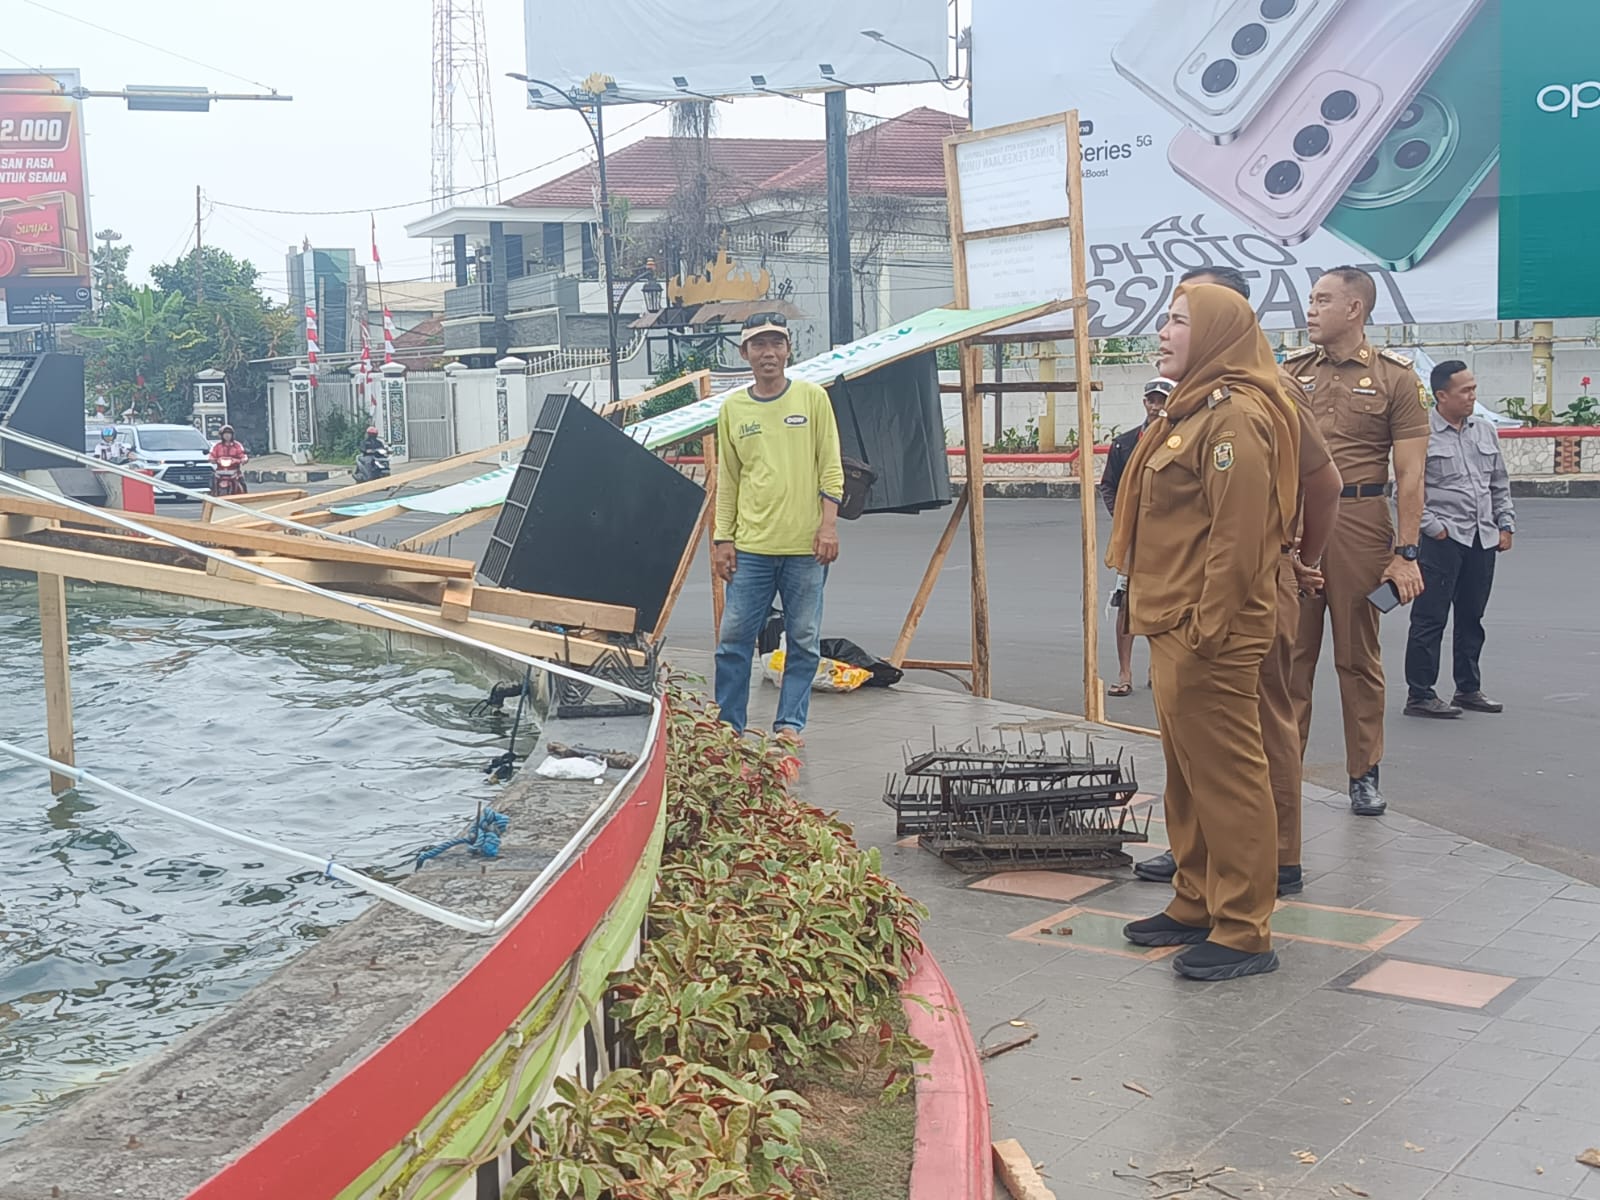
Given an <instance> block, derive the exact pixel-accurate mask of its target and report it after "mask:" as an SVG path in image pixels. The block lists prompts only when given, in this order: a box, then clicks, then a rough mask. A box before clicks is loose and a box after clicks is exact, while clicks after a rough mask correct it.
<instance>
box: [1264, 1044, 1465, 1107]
mask: <svg viewBox="0 0 1600 1200" xmlns="http://www.w3.org/2000/svg"><path fill="white" fill-rule="evenodd" d="M1436 1069H1437V1068H1433V1067H1431V1066H1430V1064H1428V1063H1418V1062H1409V1061H1407V1060H1405V1059H1400V1058H1390V1057H1388V1056H1387V1055H1382V1054H1358V1053H1356V1052H1355V1051H1352V1050H1341V1051H1339V1052H1338V1053H1337V1054H1334V1055H1331V1056H1329V1058H1328V1059H1326V1060H1325V1061H1324V1062H1322V1063H1320V1064H1318V1065H1317V1066H1316V1067H1314V1068H1313V1069H1311V1070H1310V1071H1308V1072H1306V1073H1305V1074H1304V1075H1303V1076H1301V1077H1300V1078H1299V1079H1298V1080H1296V1081H1295V1082H1294V1083H1293V1084H1291V1085H1289V1086H1288V1087H1286V1088H1284V1089H1283V1091H1281V1092H1279V1093H1278V1096H1277V1099H1279V1100H1281V1101H1283V1102H1284V1103H1286V1104H1309V1105H1311V1106H1313V1107H1315V1108H1325V1109H1328V1110H1330V1111H1337V1110H1338V1109H1339V1108H1341V1107H1343V1106H1344V1102H1345V1101H1346V1100H1349V1101H1350V1102H1351V1105H1352V1106H1353V1107H1355V1108H1356V1109H1357V1110H1358V1111H1361V1112H1366V1113H1368V1114H1375V1113H1377V1112H1380V1111H1382V1110H1383V1109H1384V1108H1386V1107H1388V1105H1389V1104H1390V1103H1391V1102H1393V1101H1394V1100H1396V1099H1397V1098H1399V1097H1400V1096H1402V1095H1404V1094H1405V1093H1406V1092H1407V1091H1409V1090H1410V1089H1411V1088H1412V1087H1413V1086H1415V1085H1416V1084H1417V1083H1419V1082H1420V1081H1421V1080H1422V1079H1423V1078H1425V1077H1426V1076H1427V1075H1428V1074H1429V1073H1430V1071H1432V1070H1436Z"/></svg>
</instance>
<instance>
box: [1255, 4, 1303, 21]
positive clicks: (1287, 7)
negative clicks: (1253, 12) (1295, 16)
mask: <svg viewBox="0 0 1600 1200" xmlns="http://www.w3.org/2000/svg"><path fill="white" fill-rule="evenodd" d="M1294 6H1295V0H1261V19H1262V20H1263V21H1281V20H1283V19H1284V18H1285V17H1287V16H1288V15H1289V14H1290V13H1292V12H1294Z"/></svg>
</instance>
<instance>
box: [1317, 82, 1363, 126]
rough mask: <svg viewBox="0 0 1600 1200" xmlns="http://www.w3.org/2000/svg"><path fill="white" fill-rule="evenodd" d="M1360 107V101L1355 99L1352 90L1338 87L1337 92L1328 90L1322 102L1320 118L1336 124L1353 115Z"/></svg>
mask: <svg viewBox="0 0 1600 1200" xmlns="http://www.w3.org/2000/svg"><path fill="white" fill-rule="evenodd" d="M1360 107H1361V101H1359V100H1357V99H1356V94H1355V93H1354V92H1352V91H1349V90H1347V89H1345V88H1340V89H1339V90H1338V91H1337V92H1330V93H1329V94H1328V98H1327V99H1326V100H1324V101H1323V102H1322V119H1323V120H1324V121H1327V122H1328V123H1329V124H1330V125H1337V124H1339V123H1340V122H1342V121H1348V120H1349V119H1350V118H1351V117H1353V116H1355V115H1356V110H1357V109H1359V108H1360Z"/></svg>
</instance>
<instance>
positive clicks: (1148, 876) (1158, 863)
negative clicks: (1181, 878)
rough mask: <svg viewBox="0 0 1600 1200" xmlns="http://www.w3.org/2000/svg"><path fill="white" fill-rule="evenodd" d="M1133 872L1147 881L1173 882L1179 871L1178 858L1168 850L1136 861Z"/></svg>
mask: <svg viewBox="0 0 1600 1200" xmlns="http://www.w3.org/2000/svg"><path fill="white" fill-rule="evenodd" d="M1133 873H1134V875H1135V876H1137V877H1138V878H1140V879H1142V880H1144V881H1145V882H1146V883H1171V882H1172V877H1173V876H1174V875H1176V874H1177V873H1178V860H1177V859H1175V858H1173V857H1172V851H1171V850H1168V851H1167V852H1166V853H1165V854H1158V855H1156V856H1155V857H1154V858H1147V859H1145V860H1144V861H1143V862H1136V863H1134V864H1133Z"/></svg>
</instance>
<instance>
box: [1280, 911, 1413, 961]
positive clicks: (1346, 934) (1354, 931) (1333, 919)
mask: <svg viewBox="0 0 1600 1200" xmlns="http://www.w3.org/2000/svg"><path fill="white" fill-rule="evenodd" d="M1416 926H1417V921H1416V918H1413V917H1402V916H1394V915H1390V914H1387V913H1377V912H1358V911H1356V910H1353V909H1348V908H1333V907H1329V906H1324V905H1314V904H1305V903H1300V902H1296V901H1292V900H1285V901H1280V902H1279V904H1278V907H1277V908H1276V909H1275V910H1274V912H1273V914H1272V932H1273V934H1274V935H1275V936H1277V937H1295V938H1304V939H1306V940H1308V941H1315V942H1324V943H1329V944H1332V945H1336V946H1348V947H1350V948H1352V949H1358V950H1360V949H1365V950H1381V949H1382V948H1383V947H1384V946H1386V945H1388V944H1389V943H1390V942H1392V941H1394V940H1395V939H1396V938H1399V937H1403V936H1404V935H1405V934H1406V933H1409V932H1410V931H1411V930H1412V929H1415V928H1416Z"/></svg>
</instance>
